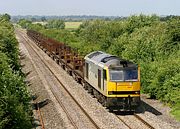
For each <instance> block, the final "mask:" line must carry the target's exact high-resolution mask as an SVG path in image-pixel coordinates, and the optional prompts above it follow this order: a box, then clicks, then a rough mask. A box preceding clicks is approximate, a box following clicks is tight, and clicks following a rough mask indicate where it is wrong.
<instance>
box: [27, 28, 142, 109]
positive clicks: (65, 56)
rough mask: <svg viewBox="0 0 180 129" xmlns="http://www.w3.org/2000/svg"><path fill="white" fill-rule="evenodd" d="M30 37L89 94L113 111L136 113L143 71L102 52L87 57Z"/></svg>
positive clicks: (38, 36) (32, 33) (37, 35)
mask: <svg viewBox="0 0 180 129" xmlns="http://www.w3.org/2000/svg"><path fill="white" fill-rule="evenodd" d="M27 35H28V36H29V37H30V38H31V39H33V40H34V41H35V42H36V44H37V45H38V46H39V47H40V48H41V49H43V50H44V51H45V52H46V53H47V54H48V55H49V56H51V57H52V58H53V59H54V60H55V61H56V62H57V63H58V64H59V65H60V66H61V67H62V68H63V69H65V70H66V71H67V72H68V73H69V74H70V75H71V76H73V77H74V79H75V80H76V81H77V82H79V83H81V84H82V85H83V87H84V88H85V89H86V90H88V92H89V93H90V94H92V95H93V96H94V97H96V98H97V100H98V101H99V102H100V103H101V104H102V105H103V106H105V107H107V108H109V109H110V110H122V109H123V110H134V109H135V108H136V107H138V105H139V103H140V67H139V66H138V65H137V64H135V63H133V62H130V61H128V60H124V59H120V58H119V57H117V56H114V55H111V54H107V53H105V52H102V51H94V52H92V53H90V54H88V55H86V56H85V57H82V56H80V55H79V54H78V53H77V52H76V51H75V50H74V49H72V48H71V47H69V46H67V45H65V44H64V43H60V42H57V41H55V40H53V39H50V38H47V37H45V36H43V35H42V34H40V33H38V32H36V31H32V30H28V31H27Z"/></svg>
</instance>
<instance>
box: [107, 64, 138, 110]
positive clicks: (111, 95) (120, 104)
mask: <svg viewBox="0 0 180 129" xmlns="http://www.w3.org/2000/svg"><path fill="white" fill-rule="evenodd" d="M105 69H106V74H107V94H106V96H107V106H108V107H112V108H119V109H134V108H135V107H137V106H138V105H139V103H140V67H138V66H136V65H131V67H118V66H111V67H109V68H108V67H106V68H105Z"/></svg>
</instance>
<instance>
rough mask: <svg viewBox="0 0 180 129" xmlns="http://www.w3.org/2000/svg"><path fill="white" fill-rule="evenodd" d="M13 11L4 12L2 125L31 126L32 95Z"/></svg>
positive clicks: (10, 128)
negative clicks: (25, 76)
mask: <svg viewBox="0 0 180 129" xmlns="http://www.w3.org/2000/svg"><path fill="white" fill-rule="evenodd" d="M7 16H9V15H7V14H6V15H2V16H0V129H30V128H31V127H32V123H31V108H30V103H29V102H30V96H29V93H28V91H27V89H26V84H25V81H24V80H25V78H24V76H23V74H22V72H21V67H20V63H19V58H18V54H19V51H18V43H17V40H16V38H15V34H14V28H13V25H12V24H11V23H10V21H9V20H10V19H9V18H8V17H7Z"/></svg>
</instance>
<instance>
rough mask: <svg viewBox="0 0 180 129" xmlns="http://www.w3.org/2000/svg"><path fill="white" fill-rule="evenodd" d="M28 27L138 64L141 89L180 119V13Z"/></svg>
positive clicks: (83, 48) (84, 51)
mask: <svg viewBox="0 0 180 129" xmlns="http://www.w3.org/2000/svg"><path fill="white" fill-rule="evenodd" d="M26 28H28V29H33V30H37V31H39V32H41V33H43V34H44V35H46V36H48V37H51V38H54V39H56V40H58V41H61V42H65V43H66V44H68V45H70V46H72V47H73V48H77V49H78V51H79V53H81V54H82V55H85V54H87V53H89V52H91V51H95V50H101V51H105V52H108V53H111V54H114V55H117V56H119V57H121V58H124V59H128V60H131V61H133V62H135V63H137V64H139V65H140V66H141V83H142V92H143V93H147V94H149V95H150V97H151V98H155V99H160V100H161V101H163V102H165V103H167V104H169V105H170V106H172V108H173V110H172V114H174V115H175V116H176V118H177V119H179V120H180V96H179V94H180V58H179V57H180V17H168V18H167V19H165V18H164V19H163V20H160V17H158V16H156V15H152V16H145V15H139V16H131V17H128V18H127V19H123V20H122V19H120V20H118V19H116V20H111V21H105V20H93V21H85V22H83V24H81V25H80V27H79V28H78V29H76V30H72V31H69V30H66V29H58V28H55V29H45V27H44V26H39V25H33V24H30V25H29V26H28V27H26Z"/></svg>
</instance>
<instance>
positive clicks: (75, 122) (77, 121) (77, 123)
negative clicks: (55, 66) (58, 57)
mask: <svg viewBox="0 0 180 129" xmlns="http://www.w3.org/2000/svg"><path fill="white" fill-rule="evenodd" d="M18 34H19V35H20V37H21V38H22V39H24V41H25V46H26V47H27V48H28V51H30V53H31V54H32V55H31V56H32V57H33V58H36V60H37V59H38V60H39V61H38V62H36V66H38V65H39V67H38V69H42V68H43V66H44V67H46V70H45V69H44V68H43V69H44V73H45V74H48V73H50V74H49V75H44V76H46V77H47V76H48V77H47V78H46V79H47V81H48V83H49V85H50V84H51V85H50V86H49V88H50V90H51V92H52V94H53V95H54V97H55V98H56V100H57V101H58V103H59V105H60V106H61V108H62V109H63V110H64V112H65V113H66V116H67V118H68V119H69V121H70V123H71V124H72V126H73V127H74V128H76V129H78V128H97V129H99V128H100V127H99V126H98V125H97V124H96V122H95V121H94V120H93V119H92V118H91V117H90V116H89V114H88V113H87V112H86V111H85V110H84V109H83V107H82V106H81V105H80V104H79V103H78V102H77V101H76V99H75V98H74V97H73V96H72V95H71V93H70V92H69V91H68V90H67V89H66V87H65V86H64V85H63V84H62V82H61V80H59V78H58V77H57V75H56V74H55V73H54V72H53V71H52V69H51V68H50V66H49V64H48V63H50V62H47V61H46V60H43V58H42V55H40V53H39V52H38V49H37V48H36V47H37V46H36V47H35V44H33V43H32V42H30V40H29V39H28V37H26V35H25V34H24V33H23V32H21V31H18ZM40 62H41V63H40ZM37 63H39V64H37ZM47 70H48V71H47ZM55 80H56V84H54V81H55ZM59 89H61V90H59ZM62 89H63V90H62ZM60 91H63V92H64V93H62V94H64V95H65V96H64V98H63V99H65V97H66V99H65V100H62V96H60V93H59V92H60ZM67 98H68V99H71V100H67ZM68 101H69V102H68ZM70 103H71V106H70V105H67V104H70ZM70 110H71V111H70ZM72 112H74V114H72Z"/></svg>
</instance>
